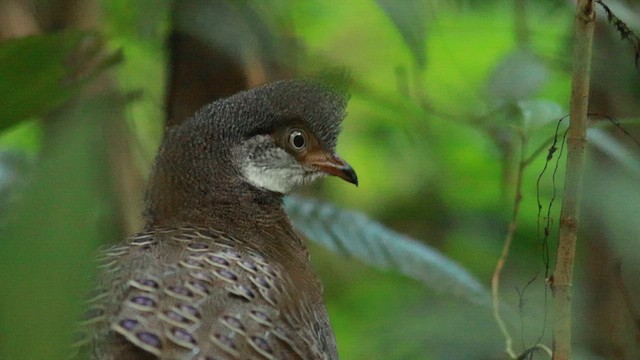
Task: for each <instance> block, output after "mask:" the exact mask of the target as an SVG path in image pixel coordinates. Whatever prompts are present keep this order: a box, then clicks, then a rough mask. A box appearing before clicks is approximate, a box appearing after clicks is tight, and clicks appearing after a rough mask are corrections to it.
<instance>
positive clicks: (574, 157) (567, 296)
mask: <svg viewBox="0 0 640 360" xmlns="http://www.w3.org/2000/svg"><path fill="white" fill-rule="evenodd" d="M594 25H595V8H594V2H593V0H578V4H577V12H576V19H575V37H576V45H575V49H574V54H573V56H574V59H573V64H574V65H573V66H574V67H573V75H572V80H571V81H572V91H571V111H570V114H571V117H570V123H569V130H568V133H567V165H566V166H567V167H566V169H567V170H566V176H565V183H564V195H563V198H562V210H561V214H560V236H559V239H558V251H557V256H556V259H557V261H556V268H555V271H554V273H553V277H552V279H551V281H550V285H551V289H552V291H553V298H554V309H555V311H554V326H553V331H554V341H553V344H554V349H553V359H554V360H569V359H570V357H571V293H572V284H573V268H574V261H575V252H576V240H577V237H578V236H577V229H578V212H579V208H580V206H579V205H580V193H581V191H582V174H583V168H584V149H585V145H586V124H587V110H588V105H589V76H590V69H591V51H592V44H593V31H594Z"/></svg>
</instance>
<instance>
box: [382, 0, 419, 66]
mask: <svg viewBox="0 0 640 360" xmlns="http://www.w3.org/2000/svg"><path fill="white" fill-rule="evenodd" d="M376 3H377V4H378V6H380V8H382V10H383V11H384V13H385V14H386V15H387V16H388V17H389V19H391V21H392V22H393V24H394V25H395V27H396V28H397V29H398V31H399V32H400V35H402V39H403V40H404V42H405V43H406V44H407V46H408V47H409V49H410V50H411V53H412V54H413V57H414V59H415V61H416V64H417V65H418V67H419V68H420V69H424V67H425V65H426V63H427V55H426V53H425V40H426V33H427V29H426V26H427V2H426V1H425V0H409V1H396V0H376Z"/></svg>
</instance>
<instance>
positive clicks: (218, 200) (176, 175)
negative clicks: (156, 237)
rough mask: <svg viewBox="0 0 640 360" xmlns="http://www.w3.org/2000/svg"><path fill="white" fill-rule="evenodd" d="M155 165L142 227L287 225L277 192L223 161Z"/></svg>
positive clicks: (225, 228)
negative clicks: (192, 166) (188, 167)
mask: <svg viewBox="0 0 640 360" xmlns="http://www.w3.org/2000/svg"><path fill="white" fill-rule="evenodd" d="M158 165H160V166H158ZM161 165H162V164H156V168H155V169H154V171H153V172H152V175H151V178H150V181H149V188H148V190H147V199H146V205H145V227H146V228H147V229H150V228H164V227H177V226H197V227H210V228H216V229H218V230H221V231H225V232H229V233H234V232H238V231H250V230H252V229H255V228H256V224H259V225H260V226H261V227H262V228H273V230H274V231H279V232H282V231H284V232H289V231H290V229H291V225H290V223H289V220H288V218H287V215H286V213H285V212H284V209H283V205H282V194H277V193H273V192H268V191H262V190H259V189H257V188H255V187H253V186H251V185H249V184H248V183H246V182H245V181H243V180H242V179H241V178H240V177H239V176H238V174H236V173H234V172H233V171H231V170H230V169H226V168H225V167H224V166H218V167H216V166H212V167H208V169H209V170H202V168H200V169H199V171H185V170H184V169H181V168H165V167H162V166H161ZM221 165H222V164H221ZM238 229H241V230H238ZM239 235H244V234H239Z"/></svg>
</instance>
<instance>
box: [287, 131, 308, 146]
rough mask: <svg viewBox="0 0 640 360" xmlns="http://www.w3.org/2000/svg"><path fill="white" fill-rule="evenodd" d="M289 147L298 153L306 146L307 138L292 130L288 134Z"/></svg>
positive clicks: (302, 133) (301, 133)
mask: <svg viewBox="0 0 640 360" xmlns="http://www.w3.org/2000/svg"><path fill="white" fill-rule="evenodd" d="M289 145H291V148H292V149H293V150H296V151H300V150H302V149H304V148H305V147H306V146H307V137H306V135H305V133H304V132H302V131H300V130H292V131H291V132H290V133H289Z"/></svg>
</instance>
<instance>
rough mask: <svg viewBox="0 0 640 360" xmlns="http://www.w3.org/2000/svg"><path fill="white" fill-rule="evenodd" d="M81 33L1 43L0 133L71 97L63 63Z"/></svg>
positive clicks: (42, 36)
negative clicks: (65, 82) (66, 84)
mask: <svg viewBox="0 0 640 360" xmlns="http://www.w3.org/2000/svg"><path fill="white" fill-rule="evenodd" d="M81 40H82V34H81V33H78V32H63V33H58V34H52V35H36V36H30V37H25V38H19V39H12V40H8V41H6V42H4V43H1V44H0V94H2V95H0V131H2V130H4V129H6V128H7V127H10V126H12V125H14V124H16V123H18V122H19V121H21V120H23V119H25V118H29V117H34V116H39V115H41V114H42V113H43V112H45V111H46V110H49V109H51V108H53V107H55V106H57V105H60V104H61V103H62V102H63V101H64V100H65V99H67V98H68V97H69V96H70V95H71V89H70V88H69V87H68V86H64V81H65V79H66V78H68V77H69V75H70V74H71V71H72V69H70V68H69V67H67V65H66V64H65V60H66V59H67V57H68V56H69V53H70V51H71V50H72V49H74V48H75V47H77V46H78V44H79V43H80V41H81Z"/></svg>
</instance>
